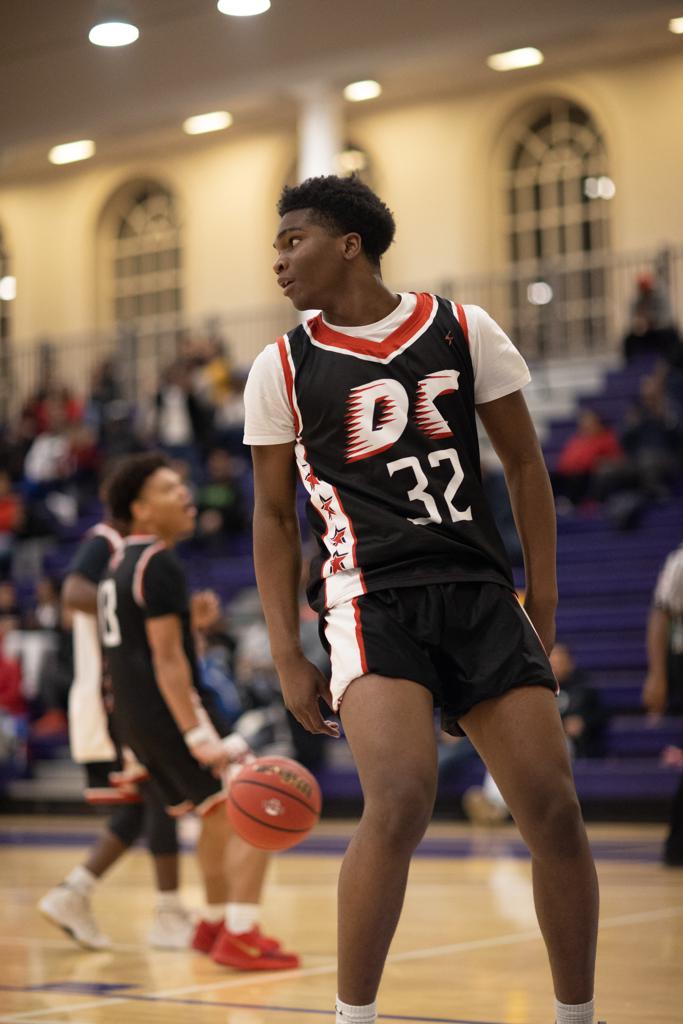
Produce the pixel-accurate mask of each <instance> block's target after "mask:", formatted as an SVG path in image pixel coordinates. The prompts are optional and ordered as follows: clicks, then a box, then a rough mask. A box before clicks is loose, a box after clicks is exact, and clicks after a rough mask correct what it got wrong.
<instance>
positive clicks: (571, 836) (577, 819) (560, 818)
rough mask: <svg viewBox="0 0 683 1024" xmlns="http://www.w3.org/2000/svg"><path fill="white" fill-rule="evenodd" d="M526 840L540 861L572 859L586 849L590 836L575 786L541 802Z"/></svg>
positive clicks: (560, 790) (559, 790) (555, 793)
mask: <svg viewBox="0 0 683 1024" xmlns="http://www.w3.org/2000/svg"><path fill="white" fill-rule="evenodd" d="M526 832H527V834H526V840H527V843H528V845H529V848H530V850H531V852H532V854H534V856H536V857H538V858H539V859H551V858H552V859H561V860H571V859H573V858H574V857H576V856H577V855H578V854H579V853H580V852H581V851H582V850H583V848H584V847H585V843H586V834H585V829H584V824H583V818H582V816H581V808H580V806H579V801H578V799H577V796H576V793H575V792H574V791H573V787H566V788H564V787H562V788H559V789H557V790H554V791H553V792H551V793H549V794H548V795H547V796H546V797H545V799H544V800H543V801H542V802H540V803H539V805H538V809H537V813H536V815H535V817H534V820H533V821H531V822H529V824H528V828H527V830H526Z"/></svg>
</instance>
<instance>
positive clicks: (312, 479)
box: [306, 468, 320, 491]
mask: <svg viewBox="0 0 683 1024" xmlns="http://www.w3.org/2000/svg"><path fill="white" fill-rule="evenodd" d="M306 482H307V483H309V484H310V485H311V490H312V491H314V490H315V489H316V487H317V486H318V484H319V483H320V481H319V480H318V478H317V476H316V475H315V473H314V472H313V470H312V469H310V468H309V470H308V473H307V474H306Z"/></svg>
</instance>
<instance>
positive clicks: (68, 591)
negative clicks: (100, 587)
mask: <svg viewBox="0 0 683 1024" xmlns="http://www.w3.org/2000/svg"><path fill="white" fill-rule="evenodd" d="M62 604H63V606H64V607H65V608H68V609H69V611H75V612H85V614H86V615H97V584H96V583H91V582H90V580H88V579H86V578H85V576H82V575H81V574H80V573H78V572H70V573H69V575H68V576H67V577H66V579H65V580H64V585H63V586H62Z"/></svg>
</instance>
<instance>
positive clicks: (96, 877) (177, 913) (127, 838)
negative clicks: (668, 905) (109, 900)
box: [38, 522, 192, 950]
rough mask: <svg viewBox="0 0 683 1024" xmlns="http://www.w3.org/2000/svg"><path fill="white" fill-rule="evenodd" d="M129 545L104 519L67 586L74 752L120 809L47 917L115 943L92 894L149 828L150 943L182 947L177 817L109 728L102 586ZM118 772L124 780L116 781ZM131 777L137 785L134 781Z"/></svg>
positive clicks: (92, 940) (48, 902) (91, 783)
mask: <svg viewBox="0 0 683 1024" xmlns="http://www.w3.org/2000/svg"><path fill="white" fill-rule="evenodd" d="M122 543H123V537H122V531H121V530H120V529H116V528H115V525H114V524H113V523H111V522H101V523H98V524H97V525H96V526H94V527H93V528H92V529H91V530H89V531H88V533H87V534H86V536H85V537H84V538H83V541H82V543H81V544H80V545H79V547H78V550H77V552H76V554H75V556H74V559H73V561H72V563H71V565H70V566H69V571H68V573H67V575H66V577H65V579H64V585H63V587H62V602H63V604H64V606H65V607H66V608H68V609H70V610H71V611H72V612H73V615H74V624H73V643H74V670H75V671H74V681H73V683H72V686H71V689H70V690H69V744H70V748H71V757H72V758H73V760H74V761H75V762H77V763H79V764H82V765H83V767H84V769H85V772H86V778H87V786H86V790H85V797H86V800H87V801H88V802H89V803H96V804H100V803H106V804H114V805H116V807H115V809H114V811H113V813H112V815H111V817H110V819H109V821H108V823H107V825H106V826H105V827H104V828H103V829H102V832H101V833H100V835H99V837H98V839H97V841H96V843H95V844H94V846H93V847H92V849H91V850H90V851H89V854H88V857H87V860H86V861H85V862H84V863H82V864H79V865H77V866H76V867H75V868H73V869H72V870H71V871H70V872H69V874H68V875H67V876H66V877H65V879H64V881H63V882H62V883H61V884H60V885H57V886H55V888H53V889H51V890H50V891H49V892H48V893H46V894H45V896H43V898H42V899H41V900H40V902H39V904H38V907H39V909H40V911H41V913H42V914H43V916H44V917H46V918H47V919H48V920H49V921H51V922H52V923H53V924H56V925H58V926H59V927H60V928H62V929H63V930H64V931H65V932H66V933H67V934H69V935H71V937H72V938H73V939H74V940H75V941H76V942H77V943H78V944H79V945H81V946H82V947H84V948H86V949H97V950H99V949H105V948H107V947H108V946H109V945H110V942H109V939H108V938H107V936H106V935H104V934H103V933H102V932H101V931H100V929H99V927H98V925H97V921H96V920H95V917H94V915H93V912H92V908H91V904H90V896H91V894H92V892H93V891H94V889H95V887H96V885H97V883H98V882H99V881H100V880H101V879H102V878H103V877H104V875H105V874H106V873H107V872H108V871H109V870H110V868H111V867H112V866H113V865H114V864H115V863H116V862H117V861H118V860H119V859H120V858H121V857H122V856H123V855H124V854H125V852H126V851H127V850H128V849H130V847H131V846H132V845H133V843H134V842H135V841H136V839H138V837H139V836H140V835H142V834H143V832H144V833H145V836H146V839H147V844H148V847H149V850H150V853H151V854H152V856H153V858H154V871H155V876H156V885H157V907H156V913H155V917H154V921H153V924H152V927H151V929H150V931H149V932H148V941H149V943H150V945H152V946H154V947H156V948H158V949H183V948H187V946H188V944H189V940H190V937H191V933H192V924H191V918H190V915H189V913H188V912H187V911H186V910H185V908H184V907H183V906H182V904H181V902H180V899H179V895H178V886H179V858H178V853H179V846H178V838H177V834H176V823H175V821H174V819H172V818H171V817H170V816H169V815H167V814H166V813H165V811H164V808H163V805H162V803H161V801H160V799H159V796H158V795H157V793H156V791H155V790H154V789H153V788H152V787H150V786H149V785H148V784H147V783H146V782H144V781H142V779H143V778H146V775H147V773H146V771H144V769H142V766H141V765H139V764H137V765H136V766H135V770H134V771H133V772H131V770H130V767H129V766H126V771H125V772H122V771H121V769H122V767H123V765H122V762H121V760H120V756H119V755H120V752H119V751H118V749H117V747H116V745H115V742H114V739H113V737H112V736H111V734H110V731H109V722H108V714H107V708H106V705H105V694H104V685H103V682H104V681H103V672H102V658H101V653H100V642H99V636H98V633H97V584H98V583H99V581H100V579H101V578H102V576H103V574H104V572H105V570H106V568H107V565H108V563H109V560H110V558H111V556H112V555H113V554H114V552H115V551H117V550H119V549H120V547H121V545H122ZM112 777H115V778H118V779H119V780H120V781H121V783H122V784H120V785H118V786H116V787H114V786H112V785H111V781H110V780H111V778H112ZM131 779H135V780H136V782H137V785H136V784H133V785H131ZM136 790H137V791H139V792H137V795H136Z"/></svg>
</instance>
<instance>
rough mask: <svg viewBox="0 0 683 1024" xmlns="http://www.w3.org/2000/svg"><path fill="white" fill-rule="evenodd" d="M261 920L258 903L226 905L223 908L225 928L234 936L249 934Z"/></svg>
mask: <svg viewBox="0 0 683 1024" xmlns="http://www.w3.org/2000/svg"><path fill="white" fill-rule="evenodd" d="M260 920H261V907H260V906H259V904H258V903H228V905H227V907H226V908H225V927H226V928H227V929H228V931H229V932H234V934H235V935H242V934H243V933H244V932H250V931H251V929H252V928H253V927H254V925H255V924H258V923H259V921H260Z"/></svg>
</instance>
